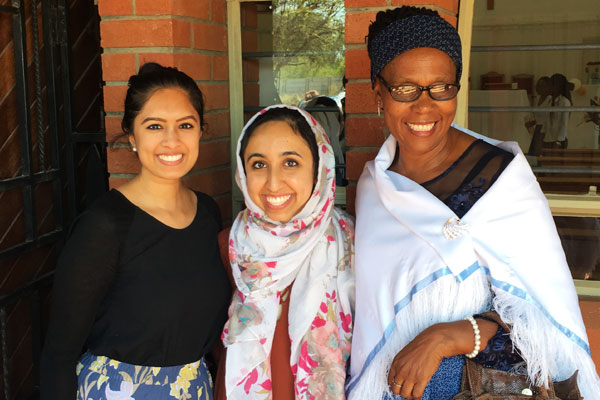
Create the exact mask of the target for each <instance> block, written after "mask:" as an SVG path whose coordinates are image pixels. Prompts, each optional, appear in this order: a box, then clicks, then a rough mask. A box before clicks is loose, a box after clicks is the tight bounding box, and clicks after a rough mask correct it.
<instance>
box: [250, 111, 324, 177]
mask: <svg viewBox="0 0 600 400" xmlns="http://www.w3.org/2000/svg"><path fill="white" fill-rule="evenodd" d="M272 121H283V122H287V123H288V124H289V125H290V128H292V130H293V131H294V132H296V133H297V134H298V135H300V136H301V137H302V139H304V141H305V142H306V143H307V144H308V147H309V148H310V152H311V154H312V157H313V179H314V182H316V181H317V177H318V173H319V147H318V146H317V139H316V138H315V134H314V132H313V130H312V129H311V128H310V125H309V124H308V121H306V119H305V118H304V116H303V115H302V114H300V112H299V111H296V110H292V109H290V108H283V107H281V108H280V107H275V108H270V109H268V110H267V111H266V112H265V113H264V114H261V115H259V116H258V117H257V118H256V119H255V120H254V121H253V122H252V124H251V125H250V126H249V127H248V128H246V132H245V134H244V137H243V138H242V142H241V143H240V158H241V159H242V166H243V167H244V171H245V170H246V166H245V164H244V162H243V161H244V152H245V151H246V147H248V142H249V141H250V137H251V136H252V134H253V133H254V131H255V130H256V128H258V127H259V126H261V125H262V124H265V123H267V122H272Z"/></svg>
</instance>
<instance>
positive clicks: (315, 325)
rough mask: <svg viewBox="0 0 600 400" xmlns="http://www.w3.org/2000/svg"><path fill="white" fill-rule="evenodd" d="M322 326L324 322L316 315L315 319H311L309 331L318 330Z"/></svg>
mask: <svg viewBox="0 0 600 400" xmlns="http://www.w3.org/2000/svg"><path fill="white" fill-rule="evenodd" d="M323 325H325V320H324V319H323V318H321V317H320V316H319V315H317V316H316V317H315V319H313V322H312V325H311V327H310V329H315V328H320V327H321V326H323Z"/></svg>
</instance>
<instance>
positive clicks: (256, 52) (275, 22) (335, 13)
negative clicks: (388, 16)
mask: <svg viewBox="0 0 600 400" xmlns="http://www.w3.org/2000/svg"><path fill="white" fill-rule="evenodd" d="M241 18H242V57H243V65H244V69H243V74H244V112H245V118H246V120H248V119H249V118H250V117H251V116H252V115H254V113H255V112H257V111H258V110H260V109H261V108H264V107H266V106H269V105H272V104H278V103H284V104H288V105H294V106H299V107H301V108H305V109H306V110H307V111H309V112H310V113H311V114H312V115H313V116H314V117H315V118H316V119H317V120H318V121H319V122H320V123H321V125H323V127H324V128H325V131H326V132H327V134H328V136H329V138H330V139H331V142H332V147H333V150H334V154H335V156H336V164H337V167H336V175H337V178H338V179H337V184H338V186H343V185H345V183H346V182H345V180H344V175H345V161H344V153H345V150H346V149H345V135H344V99H345V91H344V72H345V60H344V49H345V47H344V20H345V6H344V1H343V0H321V1H314V0H276V1H269V2H255V3H247V2H244V3H242V4H241Z"/></svg>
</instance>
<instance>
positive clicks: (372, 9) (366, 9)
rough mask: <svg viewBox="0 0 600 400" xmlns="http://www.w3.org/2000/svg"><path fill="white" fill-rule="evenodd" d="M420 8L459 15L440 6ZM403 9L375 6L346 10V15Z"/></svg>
mask: <svg viewBox="0 0 600 400" xmlns="http://www.w3.org/2000/svg"><path fill="white" fill-rule="evenodd" d="M418 6H419V7H427V8H429V9H431V10H435V11H437V12H439V13H444V14H446V15H450V16H453V17H456V16H457V15H458V14H457V13H453V12H452V11H449V10H446V9H445V8H443V7H440V6H438V5H437V4H419V5H418ZM398 7H401V6H400V5H397V6H393V5H389V6H374V7H351V8H346V15H348V14H360V13H367V12H378V11H386V10H391V9H394V8H398Z"/></svg>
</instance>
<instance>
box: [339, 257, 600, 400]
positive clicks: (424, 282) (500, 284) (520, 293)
mask: <svg viewBox="0 0 600 400" xmlns="http://www.w3.org/2000/svg"><path fill="white" fill-rule="evenodd" d="M480 268H481V269H483V271H484V272H485V274H486V275H488V276H489V277H490V282H491V284H492V286H495V287H497V288H498V289H501V290H503V291H505V292H507V293H509V294H512V295H513V296H515V297H518V298H520V299H523V300H525V301H527V302H529V303H531V304H533V305H534V306H535V307H536V308H537V309H539V310H540V311H541V312H542V313H543V314H544V315H545V316H546V318H548V320H549V321H550V322H551V323H552V324H553V325H554V326H555V327H556V328H557V329H558V330H560V331H561V332H562V333H563V334H564V335H565V336H566V337H568V338H569V339H570V340H572V341H573V342H574V343H575V344H577V345H578V346H579V347H581V348H582V349H584V350H585V351H586V352H587V353H588V354H591V353H590V346H589V345H588V344H587V343H586V342H585V340H583V339H581V338H580V337H579V336H577V335H576V334H575V333H574V332H573V331H571V330H570V329H568V328H567V327H566V326H564V325H561V324H560V323H558V321H556V320H555V319H554V318H552V316H551V315H550V313H549V312H548V311H547V310H546V309H544V308H543V307H542V306H541V305H540V304H539V303H538V302H536V301H535V300H534V299H533V298H532V297H531V296H530V295H529V294H528V293H527V292H525V291H524V290H523V289H520V288H518V287H516V286H514V285H511V284H510V283H508V282H504V281H500V280H497V279H495V278H493V277H492V275H491V272H490V269H489V268H487V267H482V266H480V265H479V263H478V262H477V261H476V262H475V263H473V264H472V265H471V266H469V267H467V268H465V269H464V270H463V271H462V272H460V273H459V274H458V275H456V279H457V280H458V281H459V282H464V281H465V280H466V279H467V278H468V277H469V276H471V275H472V274H473V272H475V271H477V270H479V269H480ZM450 274H452V271H450V268H448V267H444V268H440V269H438V270H437V271H435V272H433V273H431V274H430V275H429V276H427V277H425V278H423V279H421V280H420V281H419V282H417V283H416V284H415V285H414V286H413V287H412V289H411V290H410V292H409V293H408V294H407V295H406V296H405V297H404V298H403V299H401V300H400V301H398V302H397V303H396V304H395V305H394V313H395V314H394V315H397V314H398V313H399V312H400V311H401V310H402V309H403V308H405V307H406V306H408V305H409V304H410V302H411V301H412V298H413V296H414V295H415V294H417V293H418V292H419V291H421V290H423V289H425V288H426V287H427V286H429V285H431V284H432V283H433V282H435V281H437V280H438V279H440V278H442V277H444V276H446V275H450ZM394 329H396V320H395V318H394V319H393V320H392V322H390V324H389V325H388V326H387V328H386V329H385V331H384V332H383V337H382V338H381V340H380V341H379V342H378V343H377V344H376V345H375V347H374V348H373V350H371V352H370V353H369V355H368V356H367V358H366V360H365V363H364V364H363V367H362V369H361V371H360V374H358V376H357V377H356V378H355V379H353V380H352V381H351V382H349V383H348V386H347V387H346V393H347V394H349V393H350V392H351V391H352V389H354V387H355V386H356V384H357V383H358V382H359V381H360V379H361V378H362V376H363V374H364V373H365V371H366V370H367V368H368V367H369V365H370V364H371V362H372V361H373V360H374V359H375V357H376V356H377V354H379V351H380V350H381V349H382V348H383V346H384V345H385V344H386V342H387V340H388V339H389V337H390V336H391V335H392V333H393V332H394Z"/></svg>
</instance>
